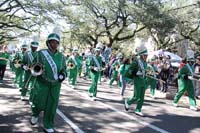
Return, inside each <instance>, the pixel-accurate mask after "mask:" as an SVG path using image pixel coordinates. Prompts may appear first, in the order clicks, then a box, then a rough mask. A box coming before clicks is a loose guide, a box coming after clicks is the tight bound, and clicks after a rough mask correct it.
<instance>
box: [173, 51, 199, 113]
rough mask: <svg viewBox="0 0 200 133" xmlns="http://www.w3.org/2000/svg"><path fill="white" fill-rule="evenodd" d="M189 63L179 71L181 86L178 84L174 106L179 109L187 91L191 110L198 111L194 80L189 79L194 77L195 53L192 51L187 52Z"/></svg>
mask: <svg viewBox="0 0 200 133" xmlns="http://www.w3.org/2000/svg"><path fill="white" fill-rule="evenodd" d="M186 54H187V63H186V64H185V65H184V66H183V67H182V68H181V69H180V70H179V73H178V77H179V84H178V93H177V94H176V96H175V97H174V102H173V105H174V106H175V107H178V101H179V99H180V98H181V96H182V95H183V94H184V92H185V91H187V93H188V97H189V102H190V109H191V110H194V111H197V108H196V100H195V95H194V86H193V82H192V80H191V79H190V78H189V77H190V76H191V77H194V68H193V67H192V65H193V62H194V53H193V52H192V51H190V50H187V53H186Z"/></svg>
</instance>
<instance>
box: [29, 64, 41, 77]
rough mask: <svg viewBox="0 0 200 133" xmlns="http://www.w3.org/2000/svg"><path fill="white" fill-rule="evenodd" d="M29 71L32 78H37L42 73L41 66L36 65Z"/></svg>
mask: <svg viewBox="0 0 200 133" xmlns="http://www.w3.org/2000/svg"><path fill="white" fill-rule="evenodd" d="M30 70H31V74H32V75H33V76H39V75H42V73H43V72H44V67H43V65H42V64H40V63H36V64H34V65H33V66H32V67H31V68H30Z"/></svg>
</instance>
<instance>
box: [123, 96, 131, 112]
mask: <svg viewBox="0 0 200 133" xmlns="http://www.w3.org/2000/svg"><path fill="white" fill-rule="evenodd" d="M124 108H125V110H126V111H128V110H129V108H130V106H129V105H128V103H127V99H125V100H124Z"/></svg>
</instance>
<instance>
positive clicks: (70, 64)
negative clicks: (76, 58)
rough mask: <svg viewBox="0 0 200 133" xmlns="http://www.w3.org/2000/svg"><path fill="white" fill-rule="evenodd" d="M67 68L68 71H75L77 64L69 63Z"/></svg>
mask: <svg viewBox="0 0 200 133" xmlns="http://www.w3.org/2000/svg"><path fill="white" fill-rule="evenodd" d="M67 68H68V69H74V68H75V64H74V63H68V65H67Z"/></svg>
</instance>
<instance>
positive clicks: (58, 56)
mask: <svg viewBox="0 0 200 133" xmlns="http://www.w3.org/2000/svg"><path fill="white" fill-rule="evenodd" d="M33 63H40V64H41V65H42V66H43V67H44V72H43V73H42V75H40V76H38V77H37V78H36V82H35V85H34V93H33V105H32V116H35V117H38V116H39V113H40V112H41V111H44V118H43V124H44V127H45V128H47V129H48V128H53V126H54V116H55V114H56V109H57V106H58V100H59V96H60V88H61V82H60V81H59V80H58V79H59V74H60V73H63V74H64V75H66V63H65V57H64V56H63V55H62V53H60V52H58V51H57V52H56V53H54V54H53V53H51V51H50V50H48V49H45V50H40V51H39V52H38V53H37V55H36V58H35V59H34V61H33Z"/></svg>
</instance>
